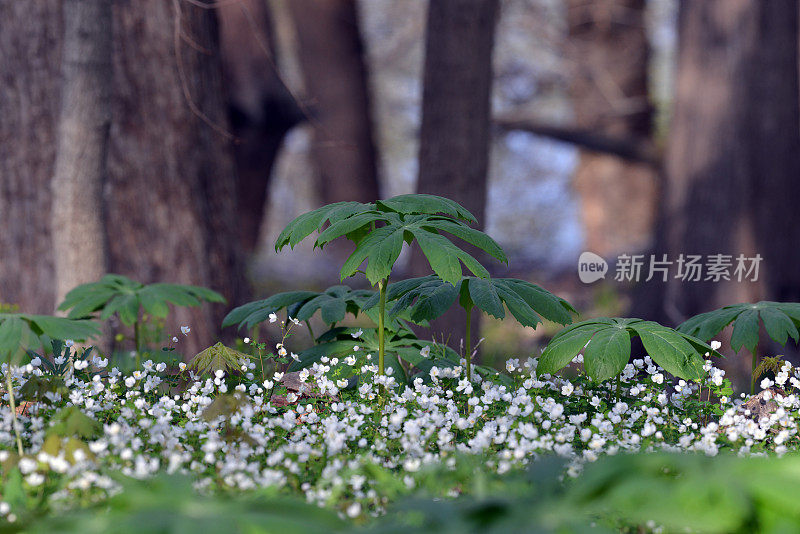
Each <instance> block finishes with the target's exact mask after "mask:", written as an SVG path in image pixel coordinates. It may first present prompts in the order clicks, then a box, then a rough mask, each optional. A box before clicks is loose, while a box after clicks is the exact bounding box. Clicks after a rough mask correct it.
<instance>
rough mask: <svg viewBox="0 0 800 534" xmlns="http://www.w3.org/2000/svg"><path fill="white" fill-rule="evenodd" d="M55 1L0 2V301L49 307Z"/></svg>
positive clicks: (57, 53)
mask: <svg viewBox="0 0 800 534" xmlns="http://www.w3.org/2000/svg"><path fill="white" fill-rule="evenodd" d="M61 38H62V22H61V2H60V0H50V1H38V2H0V66H2V73H3V83H2V84H0V110H2V113H3V118H2V120H0V227H2V231H0V254H2V261H0V303H3V304H17V305H19V307H20V309H21V310H23V311H26V312H32V313H52V311H53V307H54V306H55V304H56V302H55V280H54V277H53V251H52V248H51V241H50V215H49V214H50V211H51V208H52V207H53V203H52V200H51V191H50V187H49V184H50V179H51V177H52V176H53V172H54V168H55V166H54V162H55V148H56V120H57V118H58V113H59V101H60V100H59V90H60V87H59V84H58V83H57V81H58V79H59V68H60V58H61Z"/></svg>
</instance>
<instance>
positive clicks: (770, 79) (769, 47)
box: [635, 0, 800, 324]
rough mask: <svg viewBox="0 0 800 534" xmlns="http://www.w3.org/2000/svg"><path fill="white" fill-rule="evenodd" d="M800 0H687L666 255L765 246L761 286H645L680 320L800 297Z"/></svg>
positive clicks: (663, 241)
mask: <svg viewBox="0 0 800 534" xmlns="http://www.w3.org/2000/svg"><path fill="white" fill-rule="evenodd" d="M797 43H798V5H797V2H795V1H793V0H778V1H775V2H760V1H758V0H725V1H722V0H709V1H703V2H695V1H686V2H683V3H682V4H681V11H680V43H679V59H678V73H677V76H678V77H677V95H676V100H675V112H674V117H673V121H672V129H671V137H670V145H669V147H668V150H667V156H666V157H667V161H666V190H665V194H664V200H663V206H662V213H661V217H660V223H659V232H658V241H657V246H656V253H657V254H660V253H668V254H669V255H670V256H671V258H670V259H676V258H677V256H678V255H679V254H680V253H684V254H702V255H707V254H729V255H732V256H733V258H734V260H735V258H736V256H738V255H739V254H744V255H746V256H754V255H755V254H756V253H759V254H761V256H762V257H763V261H762V263H761V270H760V273H759V282H758V283H745V282H742V283H737V282H736V281H735V280H732V281H731V282H730V283H713V282H711V281H708V282H695V283H691V282H683V281H680V280H676V279H674V278H673V279H672V280H670V281H669V282H668V283H667V284H656V283H653V282H651V283H649V284H643V286H642V294H641V295H640V298H638V299H636V300H635V302H636V306H637V307H638V311H636V313H641V314H642V315H645V314H646V315H647V316H648V318H655V319H660V320H663V321H666V322H669V323H673V324H674V323H678V322H680V321H682V320H684V319H685V318H687V317H688V316H691V315H694V314H696V313H700V312H703V311H707V310H710V309H714V308H717V307H719V306H722V305H726V304H731V303H733V302H741V301H746V300H758V299H760V298H768V299H774V300H795V301H796V300H798V299H800V271H798V270H797V269H796V265H797V262H798V260H800V258H798V254H800V252H798V250H799V249H798V248H797V246H796V244H797V243H798V242H799V241H800V211H799V210H797V208H796V206H795V202H794V198H795V197H796V195H794V191H795V190H796V188H797V183H798V178H799V177H800V130H798V124H799V123H800V109H799V108H798V50H797V48H798V47H797Z"/></svg>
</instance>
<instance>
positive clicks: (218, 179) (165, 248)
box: [0, 0, 242, 354]
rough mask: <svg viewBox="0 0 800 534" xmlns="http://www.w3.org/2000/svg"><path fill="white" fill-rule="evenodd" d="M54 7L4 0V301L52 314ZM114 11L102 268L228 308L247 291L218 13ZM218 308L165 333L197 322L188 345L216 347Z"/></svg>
mask: <svg viewBox="0 0 800 534" xmlns="http://www.w3.org/2000/svg"><path fill="white" fill-rule="evenodd" d="M62 4H63V2H59V1H53V2H44V1H42V2H38V1H37V2H24V3H23V2H2V3H0V24H2V29H1V30H0V53H2V58H1V60H2V61H1V62H0V67H1V68H2V73H3V82H4V83H3V84H2V85H1V86H0V106H1V107H2V109H3V113H4V117H3V120H2V121H0V140H2V142H0V172H2V181H0V221H1V222H2V224H3V225H4V231H3V232H0V245H2V247H3V248H2V249H3V258H4V259H3V261H2V262H0V284H2V285H1V286H0V288H1V290H2V295H1V296H0V300H2V301H4V302H10V303H17V304H19V305H20V307H21V308H22V309H23V310H24V311H28V312H38V313H51V312H52V311H53V308H54V306H55V305H56V304H57V303H56V301H55V285H54V266H53V263H54V260H53V254H52V246H53V243H52V234H51V230H50V222H51V221H50V213H51V211H52V210H55V209H59V208H60V206H57V205H56V204H54V203H53V202H52V201H51V199H50V196H51V189H50V184H51V179H52V178H53V176H54V174H55V161H56V151H55V148H56V147H57V146H58V139H57V136H56V132H57V120H58V118H59V114H60V105H59V103H60V101H61V98H60V97H61V91H60V89H61V83H60V82H59V78H60V76H59V73H60V65H61V58H62V42H63V41H62V39H63V28H62V26H61V24H62V22H61V21H62ZM178 9H180V10H181V12H180V15H181V16H180V18H179V22H180V27H179V28H178V29H179V30H181V31H180V32H179V33H177V34H176V32H175V30H176V25H175V22H176V20H177V19H176V13H177V10H178ZM112 17H113V28H114V37H115V38H114V42H113V68H114V72H113V77H114V84H113V94H112V99H111V113H112V117H113V118H112V122H111V127H110V130H109V144H108V155H107V171H108V178H107V181H106V184H105V187H104V190H103V200H104V204H105V221H104V222H105V231H106V236H107V239H108V253H109V270H110V271H111V272H117V273H120V274H124V275H128V276H131V277H132V278H135V279H138V280H141V281H143V282H146V283H149V282H156V281H166V282H178V283H189V284H199V285H204V286H209V287H212V288H214V289H217V290H219V291H221V292H222V293H223V294H224V295H225V296H226V297H228V299H229V301H230V302H231V303H232V304H233V303H236V302H238V301H239V298H240V292H241V290H242V283H241V280H242V269H241V262H240V258H239V254H238V252H237V243H238V241H237V239H236V236H237V233H236V227H235V225H236V205H235V202H236V181H235V178H234V172H233V164H232V158H231V155H230V151H229V149H228V147H227V146H226V145H227V140H226V139H225V137H224V136H223V135H224V134H221V133H220V131H223V132H224V129H225V126H224V125H225V103H224V99H223V97H222V88H221V77H220V70H219V69H220V67H219V59H218V51H217V41H216V38H217V28H216V25H215V17H214V13H213V11H210V10H205V9H200V8H197V7H193V6H190V5H189V4H187V3H185V2H178V1H176V2H163V1H161V0H147V1H140V2H114V3H113V12H112ZM83 22H85V21H83ZM83 22H82V23H83ZM181 35H183V36H184V38H186V39H191V40H192V41H193V45H195V46H197V47H198V48H200V49H201V50H203V51H202V52H200V51H197V50H195V49H194V48H192V47H191V46H189V45H187V44H186V43H184V42H182V41H181V38H180V36H181ZM176 43H177V44H179V45H180V47H179V48H176ZM176 51H177V52H179V53H176ZM209 52H211V53H209ZM65 57H66V56H65ZM181 73H182V75H181ZM185 92H186V93H188V95H189V96H190V98H187V95H186V94H185ZM65 94H68V92H67V93H65ZM191 107H194V108H195V110H194V111H192V110H191V109H190V108H191ZM198 113H203V114H204V118H203V119H201V118H199V117H198ZM209 124H211V125H209ZM223 312H224V310H223V309H222V307H221V306H218V307H216V308H213V309H212V308H210V307H204V308H203V309H192V310H189V311H187V310H180V311H179V312H177V313H176V314H174V316H173V318H172V320H171V322H172V326H173V327H177V326H178V325H180V324H188V325H190V326H192V336H191V337H190V338H189V341H188V345H185V346H183V347H181V349H182V351H183V352H185V353H187V354H189V353H191V352H192V351H193V350H195V349H197V348H199V347H200V346H202V345H205V344H207V343H210V341H211V339H212V338H213V337H214V336H215V335H216V333H217V331H218V328H219V324H220V320H219V319H220V316H221V314H222V313H223Z"/></svg>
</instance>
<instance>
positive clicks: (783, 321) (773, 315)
mask: <svg viewBox="0 0 800 534" xmlns="http://www.w3.org/2000/svg"><path fill="white" fill-rule="evenodd" d="M759 315H760V316H761V320H762V321H763V322H764V329H765V330H766V331H767V334H768V335H769V337H771V338H772V339H774V340H775V341H777V342H778V343H780V344H781V345H786V342H787V341H788V340H789V337H791V338H792V339H794V341H795V343H796V342H797V327H796V326H795V325H794V323H793V322H792V319H791V318H790V317H789V316H788V315H786V314H785V313H784V312H783V311H782V310H780V309H779V308H774V307H769V308H762V309H761V311H760V313H759Z"/></svg>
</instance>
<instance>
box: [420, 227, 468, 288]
mask: <svg viewBox="0 0 800 534" xmlns="http://www.w3.org/2000/svg"><path fill="white" fill-rule="evenodd" d="M411 232H412V233H413V234H414V237H415V238H416V240H417V243H419V246H420V249H422V253H423V254H424V255H425V257H426V258H427V259H428V262H429V263H430V265H431V268H432V269H433V272H435V273H436V274H437V275H438V276H439V278H441V279H442V280H444V281H445V282H448V283H450V284H452V285H453V286H455V285H456V284H457V283H458V281H459V280H461V263H459V261H458V260H459V259H458V256H456V255H455V254H453V250H452V249H453V248H455V246H454V245H453V244H452V243H450V241H448V240H447V238H445V237H442V236H440V235H438V234H433V233H430V232H427V231H424V230H422V229H413V230H412V231H411Z"/></svg>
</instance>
